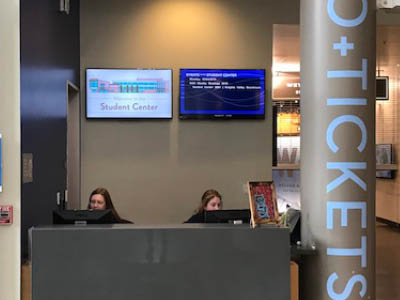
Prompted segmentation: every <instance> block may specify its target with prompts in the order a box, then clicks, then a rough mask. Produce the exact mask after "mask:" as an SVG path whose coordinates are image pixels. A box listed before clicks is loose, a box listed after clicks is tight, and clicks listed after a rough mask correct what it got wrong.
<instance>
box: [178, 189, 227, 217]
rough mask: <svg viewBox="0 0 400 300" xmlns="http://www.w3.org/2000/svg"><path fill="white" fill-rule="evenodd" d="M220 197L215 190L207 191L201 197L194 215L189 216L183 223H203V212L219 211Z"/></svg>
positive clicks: (220, 206)
mask: <svg viewBox="0 0 400 300" xmlns="http://www.w3.org/2000/svg"><path fill="white" fill-rule="evenodd" d="M221 209H222V196H221V194H220V193H218V192H217V191H216V190H207V191H205V192H204V194H203V196H202V197H201V202H200V205H199V207H198V208H197V209H196V211H195V214H194V215H193V216H191V217H190V218H189V219H188V220H187V221H186V222H185V223H204V211H209V210H221Z"/></svg>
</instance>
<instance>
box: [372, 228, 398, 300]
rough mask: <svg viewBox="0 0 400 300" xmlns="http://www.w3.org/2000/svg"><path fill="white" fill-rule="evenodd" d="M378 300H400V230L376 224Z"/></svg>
mask: <svg viewBox="0 0 400 300" xmlns="http://www.w3.org/2000/svg"><path fill="white" fill-rule="evenodd" d="M376 300H400V228H399V227H393V226H388V225H385V224H382V223H376Z"/></svg>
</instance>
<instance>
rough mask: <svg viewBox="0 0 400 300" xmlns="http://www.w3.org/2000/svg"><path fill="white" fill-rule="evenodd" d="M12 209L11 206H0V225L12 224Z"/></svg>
mask: <svg viewBox="0 0 400 300" xmlns="http://www.w3.org/2000/svg"><path fill="white" fill-rule="evenodd" d="M12 222H13V207H12V205H0V225H6V224H12Z"/></svg>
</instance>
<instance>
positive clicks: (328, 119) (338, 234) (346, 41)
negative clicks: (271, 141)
mask: <svg viewBox="0 0 400 300" xmlns="http://www.w3.org/2000/svg"><path fill="white" fill-rule="evenodd" d="M375 1H376V0H354V1H353V0H352V1H348V0H324V1H320V0H302V1H301V13H300V28H301V101H300V102H301V120H302V123H301V199H302V239H303V244H304V245H305V246H309V247H311V246H315V247H316V248H317V249H318V255H316V256H313V257H309V258H308V259H306V260H305V263H304V266H302V270H301V285H302V286H301V287H302V289H301V293H302V297H303V298H304V299H307V300H323V299H375V30H376V25H375V20H376V15H375V13H376V3H375Z"/></svg>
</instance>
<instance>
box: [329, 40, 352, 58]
mask: <svg viewBox="0 0 400 300" xmlns="http://www.w3.org/2000/svg"><path fill="white" fill-rule="evenodd" d="M333 49H334V50H340V55H341V56H347V50H353V49H354V44H353V43H348V42H347V36H341V37H340V43H334V44H333Z"/></svg>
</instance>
